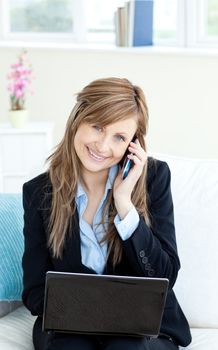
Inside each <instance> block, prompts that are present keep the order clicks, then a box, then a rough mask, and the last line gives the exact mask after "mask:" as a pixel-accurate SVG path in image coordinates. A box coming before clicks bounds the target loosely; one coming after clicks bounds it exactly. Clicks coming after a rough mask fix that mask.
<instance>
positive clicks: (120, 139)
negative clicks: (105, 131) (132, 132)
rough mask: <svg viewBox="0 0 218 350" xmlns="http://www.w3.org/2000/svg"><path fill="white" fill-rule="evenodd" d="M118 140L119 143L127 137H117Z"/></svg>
mask: <svg viewBox="0 0 218 350" xmlns="http://www.w3.org/2000/svg"><path fill="white" fill-rule="evenodd" d="M116 138H117V140H118V141H125V137H123V136H121V135H116Z"/></svg>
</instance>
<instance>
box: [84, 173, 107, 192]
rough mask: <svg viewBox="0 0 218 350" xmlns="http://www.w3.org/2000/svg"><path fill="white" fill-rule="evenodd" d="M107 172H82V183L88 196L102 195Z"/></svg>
mask: <svg viewBox="0 0 218 350" xmlns="http://www.w3.org/2000/svg"><path fill="white" fill-rule="evenodd" d="M108 172H109V170H105V171H104V172H103V171H102V172H97V173H94V172H89V171H87V170H86V169H84V170H83V172H82V183H83V185H84V187H85V189H86V191H87V193H88V194H90V195H95V194H98V193H99V192H100V193H104V190H105V185H106V182H107V178H108Z"/></svg>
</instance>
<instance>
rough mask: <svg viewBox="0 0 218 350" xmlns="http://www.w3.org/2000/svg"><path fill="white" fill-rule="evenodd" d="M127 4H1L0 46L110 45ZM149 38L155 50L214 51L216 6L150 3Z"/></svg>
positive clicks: (191, 1)
mask: <svg viewBox="0 0 218 350" xmlns="http://www.w3.org/2000/svg"><path fill="white" fill-rule="evenodd" d="M126 1H127V0H1V1H0V7H1V8H0V14H1V15H0V41H3V40H22V41H25V40H26V41H34V40H36V41H55V42H70V43H104V44H114V43H115V26H114V13H115V11H116V9H117V8H118V7H119V6H124V4H125V2H126ZM131 1H132V0H131ZM141 1H149V0H141ZM153 33H154V45H166V46H172V45H173V46H183V47H187V46H189V47H197V46H198V47H200V46H201V47H218V0H154V31H153Z"/></svg>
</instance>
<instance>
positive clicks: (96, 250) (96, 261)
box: [76, 165, 139, 274]
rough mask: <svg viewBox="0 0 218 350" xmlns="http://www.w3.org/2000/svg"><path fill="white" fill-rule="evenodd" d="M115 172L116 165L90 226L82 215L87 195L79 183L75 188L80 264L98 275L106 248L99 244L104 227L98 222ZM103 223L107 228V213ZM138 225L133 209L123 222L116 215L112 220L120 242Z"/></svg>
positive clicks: (102, 265) (101, 268)
mask: <svg viewBox="0 0 218 350" xmlns="http://www.w3.org/2000/svg"><path fill="white" fill-rule="evenodd" d="M117 172H118V166H117V165H114V166H113V167H112V168H110V170H109V174H108V179H107V182H106V186H105V192H104V196H103V198H102V199H101V201H100V203H99V206H98V208H97V211H96V213H95V215H94V218H93V225H92V226H91V225H89V224H88V223H87V222H86V221H85V220H84V219H83V214H84V211H85V209H86V207H87V204H88V197H87V194H86V192H85V190H84V188H83V186H82V184H81V183H79V184H78V187H77V195H76V205H77V210H78V213H79V227H80V239H81V255H82V263H83V265H85V266H87V267H89V268H91V269H93V270H94V271H95V272H96V273H98V274H101V273H102V272H103V271H104V267H105V264H106V256H107V247H108V244H107V242H106V241H104V242H103V243H101V244H100V243H99V242H100V241H101V239H102V238H103V236H104V234H105V231H104V227H103V225H102V224H100V225H99V222H101V216H102V208H103V205H104V203H105V201H106V199H107V195H108V192H109V191H110V190H112V187H113V182H114V179H115V177H116V175H117ZM105 222H106V224H105V226H106V227H107V213H106V217H105ZM138 223H139V215H138V212H137V210H136V209H135V207H133V208H132V209H131V210H130V211H129V213H128V214H127V215H126V216H125V218H124V219H123V220H120V217H119V215H118V214H117V215H116V217H115V218H114V224H115V226H116V229H117V231H118V233H119V235H120V237H121V239H122V240H126V239H128V238H129V237H130V236H131V235H132V233H133V232H134V231H135V229H136V228H137V226H138Z"/></svg>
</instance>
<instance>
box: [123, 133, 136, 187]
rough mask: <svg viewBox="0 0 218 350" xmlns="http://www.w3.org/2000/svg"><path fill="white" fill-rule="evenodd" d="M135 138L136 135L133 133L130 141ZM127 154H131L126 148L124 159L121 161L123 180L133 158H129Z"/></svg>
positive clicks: (133, 140)
mask: <svg viewBox="0 0 218 350" xmlns="http://www.w3.org/2000/svg"><path fill="white" fill-rule="evenodd" d="M136 139H137V136H136V135H134V137H133V139H132V142H135V141H136ZM128 154H131V153H130V152H129V151H128V150H127V153H126V154H125V155H124V157H125V158H124V161H123V172H122V179H123V180H124V179H125V178H126V177H127V175H128V174H129V171H130V169H131V168H132V167H133V160H132V159H129V158H128V157H127V155H128Z"/></svg>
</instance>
